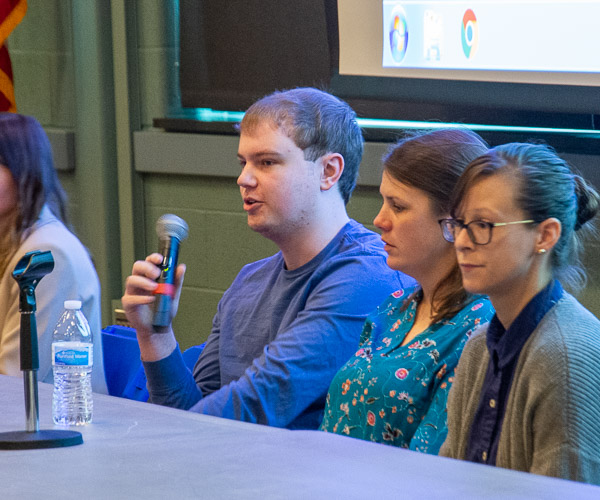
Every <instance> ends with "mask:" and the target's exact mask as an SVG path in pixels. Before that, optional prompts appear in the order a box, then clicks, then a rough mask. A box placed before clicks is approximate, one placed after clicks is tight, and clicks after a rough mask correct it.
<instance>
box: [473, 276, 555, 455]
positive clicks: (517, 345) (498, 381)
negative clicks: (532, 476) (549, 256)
mask: <svg viewBox="0 0 600 500" xmlns="http://www.w3.org/2000/svg"><path fill="white" fill-rule="evenodd" d="M562 294H563V289H562V286H561V285H560V283H559V282H558V281H557V280H554V281H551V282H550V283H549V284H548V285H547V286H546V287H545V288H544V289H543V290H541V291H540V292H539V293H538V294H537V295H536V296H535V297H534V298H533V299H531V301H530V302H529V304H527V305H526V306H525V307H524V308H523V310H522V311H521V312H520V313H519V315H518V316H517V318H516V319H515V320H514V321H513V323H512V324H511V325H510V327H509V328H508V330H505V329H504V327H503V326H502V323H500V321H499V320H498V316H496V315H494V317H493V318H492V321H491V322H490V325H489V327H488V331H487V337H486V341H487V348H488V352H489V354H490V362H489V363H488V367H487V371H486V374H485V379H484V381H483V386H482V388H481V399H480V400H479V406H478V407H477V411H476V413H475V417H474V418H473V423H472V424H471V434H470V436H469V441H468V443H467V450H466V454H465V458H466V459H467V460H470V461H471V462H479V463H484V464H490V465H495V464H496V454H497V453H498V441H499V440H500V431H501V430H502V422H503V420H504V411H505V409H506V402H507V401H508V395H509V393H510V387H511V384H512V380H513V376H514V373H515V369H516V367H517V363H518V361H519V354H520V353H521V349H522V348H523V346H524V345H525V342H527V339H529V337H530V336H531V334H532V333H533V331H534V330H535V329H536V327H537V325H538V324H539V322H540V321H541V320H542V318H543V317H544V316H545V314H546V313H547V312H548V311H549V310H550V309H551V308H552V307H553V306H554V305H555V304H556V302H558V300H559V299H560V298H561V296H562Z"/></svg>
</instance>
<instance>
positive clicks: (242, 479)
mask: <svg viewBox="0 0 600 500" xmlns="http://www.w3.org/2000/svg"><path fill="white" fill-rule="evenodd" d="M23 394H24V393H23V382H22V380H21V378H19V377H7V376H2V375H0V432H6V431H19V430H24V429H25V410H24V402H23V401H24V397H23ZM51 399H52V386H51V385H48V384H42V383H40V384H39V402H40V404H39V408H40V428H41V429H53V428H55V426H54V425H53V424H52V418H51ZM56 428H57V427H56ZM72 429H75V430H78V431H80V432H81V433H82V435H83V441H84V442H83V444H82V445H78V446H72V447H68V448H54V449H41V450H5V451H0V498H6V499H39V498H44V499H46V498H48V499H51V498H60V499H61V500H67V499H71V498H76V499H78V500H81V499H85V500H88V499H96V498H111V499H112V498H128V499H129V498H144V499H154V498H157V499H158V498H161V499H163V498H184V499H185V498H210V499H212V498H216V499H218V498H244V499H253V498H260V499H271V498H273V499H279V498H285V499H288V498H289V499H296V498H298V499H299V498H302V499H306V498H310V499H311V500H312V499H320V498H376V499H381V498H443V499H453V498H457V499H458V498H460V499H469V498H486V499H495V498H498V499H509V498H526V499H536V498H544V499H552V498H556V499H559V498H560V499H564V498H577V499H584V498H596V499H598V498H600V487H596V486H590V485H586V484H582V483H576V482H572V481H564V480H559V479H554V478H548V477H543V476H537V475H534V474H527V473H522V472H516V471H510V470H507V469H501V468H497V467H491V466H487V465H480V464H473V463H468V462H463V461H459V460H453V459H449V458H444V457H437V456H431V455H425V454H422V453H417V452H413V451H409V450H404V449H398V448H394V447H390V446H386V445H382V444H375V443H369V442H365V441H360V440H357V439H353V438H349V437H345V436H339V435H332V434H328V433H324V432H319V431H290V430H286V429H276V428H271V427H266V426H262V425H257V424H249V423H245V422H237V421H233V420H227V419H222V418H217V417H211V416H206V415H198V414H195V413H191V412H187V411H182V410H176V409H172V408H165V407H161V406H157V405H153V404H150V403H140V402H137V401H130V400H127V399H122V398H116V397H112V396H105V395H100V394H94V418H93V422H92V423H91V424H89V425H86V426H81V427H76V428H72Z"/></svg>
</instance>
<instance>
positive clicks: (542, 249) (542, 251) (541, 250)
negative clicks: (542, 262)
mask: <svg viewBox="0 0 600 500" xmlns="http://www.w3.org/2000/svg"><path fill="white" fill-rule="evenodd" d="M537 253H539V254H542V253H546V249H545V248H538V251H537Z"/></svg>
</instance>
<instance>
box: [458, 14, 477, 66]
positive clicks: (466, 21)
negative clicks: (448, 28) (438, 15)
mask: <svg viewBox="0 0 600 500" xmlns="http://www.w3.org/2000/svg"><path fill="white" fill-rule="evenodd" d="M461 35H462V49H463V52H464V53H465V56H466V57H467V59H471V58H472V57H473V56H474V55H475V53H476V52H477V46H478V45H479V26H478V25H477V18H476V17H475V13H474V12H473V11H472V10H471V9H467V11H466V12H465V15H464V16H463V20H462V29H461Z"/></svg>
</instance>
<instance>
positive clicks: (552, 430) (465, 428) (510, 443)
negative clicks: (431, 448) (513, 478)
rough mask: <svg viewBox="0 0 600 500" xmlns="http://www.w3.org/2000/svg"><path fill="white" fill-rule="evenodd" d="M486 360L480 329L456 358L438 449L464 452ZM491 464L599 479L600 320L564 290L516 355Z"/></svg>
mask: <svg viewBox="0 0 600 500" xmlns="http://www.w3.org/2000/svg"><path fill="white" fill-rule="evenodd" d="M488 362H489V354H488V350H487V346H486V338H485V329H482V330H480V331H479V332H477V333H476V334H474V335H473V336H472V338H471V339H470V340H469V342H467V345H466V346H465V349H464V351H463V354H462V357H461V359H460V362H459V364H458V368H457V374H456V380H455V382H454V384H453V386H452V389H451V390H450V395H449V399H448V437H447V439H446V442H445V443H444V444H443V446H442V448H441V450H440V455H444V456H448V457H453V458H460V459H464V456H465V450H466V445H467V440H468V437H469V432H470V428H471V422H472V421H473V417H474V415H475V411H476V409H477V405H478V404H479V398H480V392H481V386H482V384H483V380H484V378H485V372H486V369H487V365H488ZM496 465H497V466H499V467H505V468H508V469H515V470H521V471H527V472H533V473H536V474H543V475H546V476H555V477H561V478H565V479H573V480H577V481H584V482H588V483H593V484H600V321H598V319H597V318H596V317H595V316H594V315H593V314H592V313H590V312H589V311H588V310H587V309H585V308H584V307H583V306H582V305H581V304H580V303H579V302H577V300H575V299H574V298H573V297H572V296H571V295H569V294H567V293H566V292H565V294H564V295H563V297H562V298H561V299H560V300H559V301H558V302H557V304H556V305H555V306H554V307H553V308H552V309H550V311H548V313H546V315H545V316H544V317H543V319H542V321H541V322H540V323H539V325H538V326H537V328H536V329H535V330H534V332H533V333H532V334H531V337H530V338H529V339H528V341H527V343H526V344H525V346H524V347H523V349H522V351H521V354H520V355H519V360H518V363H517V368H516V371H515V375H514V379H513V383H512V386H511V389H510V393H509V396H508V400H507V406H506V413H505V417H504V422H503V425H502V430H501V433H500V441H499V443H498V456H497V458H496Z"/></svg>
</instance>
